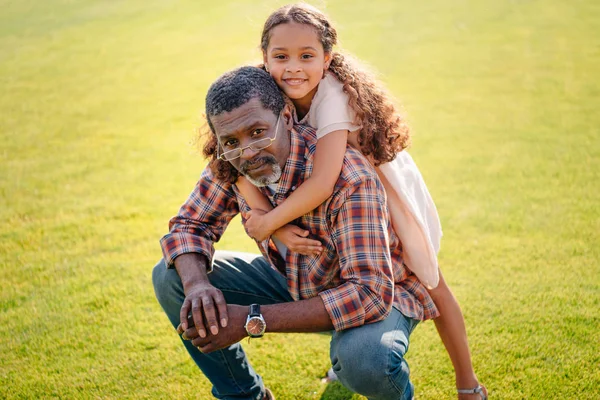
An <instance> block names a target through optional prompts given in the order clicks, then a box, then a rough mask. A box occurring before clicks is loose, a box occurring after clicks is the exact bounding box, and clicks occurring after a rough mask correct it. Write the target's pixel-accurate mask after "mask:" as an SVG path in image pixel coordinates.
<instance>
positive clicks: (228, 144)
mask: <svg viewBox="0 0 600 400" xmlns="http://www.w3.org/2000/svg"><path fill="white" fill-rule="evenodd" d="M236 146H237V141H235V140H228V141H226V142H225V143H223V147H228V148H233V147H236Z"/></svg>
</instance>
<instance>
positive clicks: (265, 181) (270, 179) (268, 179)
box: [244, 164, 281, 187]
mask: <svg viewBox="0 0 600 400" xmlns="http://www.w3.org/2000/svg"><path fill="white" fill-rule="evenodd" d="M271 168H272V169H273V172H272V173H271V174H269V175H266V176H261V177H260V178H257V179H255V178H252V177H251V176H249V175H244V177H245V178H246V179H248V180H249V181H250V183H251V184H253V185H254V186H257V187H265V186H269V185H272V184H274V183H276V182H277V181H279V178H281V167H280V166H279V164H271Z"/></svg>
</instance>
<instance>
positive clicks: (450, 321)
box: [429, 271, 487, 400]
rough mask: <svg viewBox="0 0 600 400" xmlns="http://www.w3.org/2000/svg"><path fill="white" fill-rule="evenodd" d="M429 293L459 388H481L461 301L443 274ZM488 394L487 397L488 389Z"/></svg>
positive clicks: (465, 399)
mask: <svg viewBox="0 0 600 400" xmlns="http://www.w3.org/2000/svg"><path fill="white" fill-rule="evenodd" d="M429 294H430V295H431V297H432V298H433V301H434V302H435V305H436V306H437V308H438V310H439V312H440V316H439V317H438V318H436V319H435V320H434V322H435V327H436V328H437V331H438V333H439V335H440V338H441V339H442V342H443V343H444V346H445V347H446V351H447V352H448V355H449V356H450V360H451V361H452V365H453V366H454V373H455V375H456V387H457V389H472V388H475V387H477V385H478V384H479V382H478V380H477V375H475V371H474V370H473V364H472V362H471V352H470V351H469V343H468V341H467V330H466V327H465V320H464V317H463V314H462V311H461V310H460V306H459V305H458V301H457V300H456V298H455V297H454V294H452V291H451V290H450V288H449V287H448V285H447V284H446V281H445V280H444V277H443V275H442V272H441V271H440V282H439V285H438V286H437V287H436V288H435V289H432V290H430V291H429ZM484 391H485V393H486V394H487V390H486V389H485V388H484ZM459 399H461V400H471V399H480V396H479V395H477V394H460V395H459Z"/></svg>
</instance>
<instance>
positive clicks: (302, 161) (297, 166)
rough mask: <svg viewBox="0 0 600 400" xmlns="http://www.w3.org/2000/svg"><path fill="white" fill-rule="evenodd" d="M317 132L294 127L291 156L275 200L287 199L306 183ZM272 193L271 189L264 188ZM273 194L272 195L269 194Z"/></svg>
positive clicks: (306, 127)
mask: <svg viewBox="0 0 600 400" xmlns="http://www.w3.org/2000/svg"><path fill="white" fill-rule="evenodd" d="M316 141H317V138H316V135H315V130H314V129H312V128H311V127H309V126H304V125H294V127H293V128H292V130H291V132H290V154H289V157H288V159H287V161H286V163H285V166H284V167H283V171H281V177H280V178H279V182H278V185H277V189H276V190H275V193H274V196H275V198H277V197H281V198H285V197H287V193H289V192H291V191H294V190H296V188H297V187H298V186H300V185H301V184H302V182H303V181H304V175H305V173H306V167H307V164H308V160H310V159H312V155H313V153H314V150H315V145H316ZM264 189H265V190H267V192H270V190H269V188H264ZM269 194H272V193H269Z"/></svg>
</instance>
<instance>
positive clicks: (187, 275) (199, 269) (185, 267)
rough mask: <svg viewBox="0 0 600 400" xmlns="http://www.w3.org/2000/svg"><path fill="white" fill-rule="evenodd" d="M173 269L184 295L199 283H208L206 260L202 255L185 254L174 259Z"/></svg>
mask: <svg viewBox="0 0 600 400" xmlns="http://www.w3.org/2000/svg"><path fill="white" fill-rule="evenodd" d="M175 269H176V270H177V273H178V274H179V277H180V278H181V284H182V286H183V290H184V292H185V293H187V291H188V290H189V289H190V288H192V287H193V286H195V285H197V284H199V283H208V282H209V280H208V272H207V271H208V259H207V258H206V256H205V255H204V254H200V253H186V254H182V255H180V256H179V257H177V258H176V259H175Z"/></svg>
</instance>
